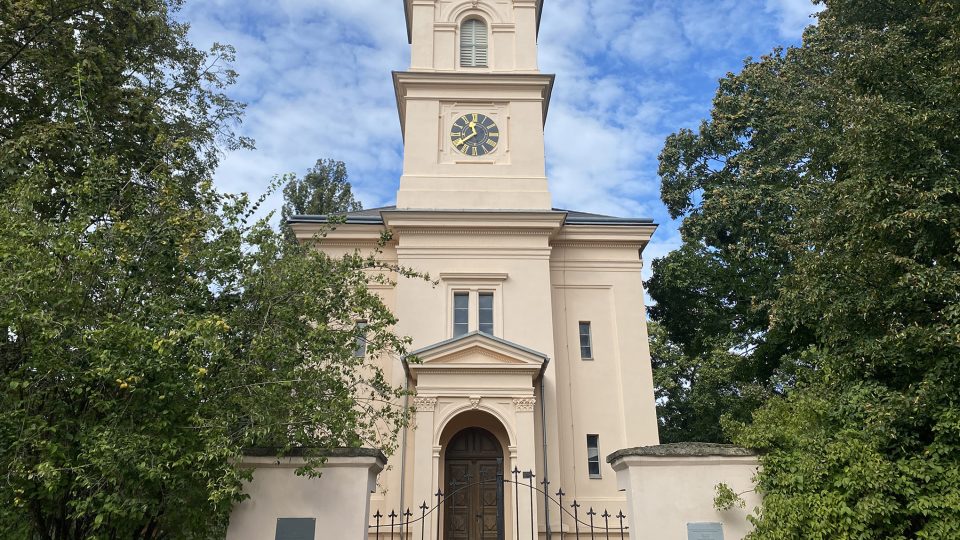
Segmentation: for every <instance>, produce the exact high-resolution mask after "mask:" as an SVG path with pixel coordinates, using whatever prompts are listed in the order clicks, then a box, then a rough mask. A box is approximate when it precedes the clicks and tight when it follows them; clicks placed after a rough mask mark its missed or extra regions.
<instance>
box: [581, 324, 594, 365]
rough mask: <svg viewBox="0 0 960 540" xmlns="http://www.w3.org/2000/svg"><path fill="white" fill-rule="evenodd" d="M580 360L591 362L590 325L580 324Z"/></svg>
mask: <svg viewBox="0 0 960 540" xmlns="http://www.w3.org/2000/svg"><path fill="white" fill-rule="evenodd" d="M580 359H581V360H593V343H592V341H591V339H590V323H589V322H584V321H581V322H580Z"/></svg>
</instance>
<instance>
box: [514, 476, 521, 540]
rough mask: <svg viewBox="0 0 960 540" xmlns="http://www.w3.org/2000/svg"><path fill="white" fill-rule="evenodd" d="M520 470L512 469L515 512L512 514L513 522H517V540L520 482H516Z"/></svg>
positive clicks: (518, 535)
mask: <svg viewBox="0 0 960 540" xmlns="http://www.w3.org/2000/svg"><path fill="white" fill-rule="evenodd" d="M519 475H520V469H518V468H516V467H514V468H513V504H514V506H515V507H516V510H515V511H514V512H513V515H514V521H516V522H517V536H516V538H517V540H520V482H517V480H519V479H520V477H519Z"/></svg>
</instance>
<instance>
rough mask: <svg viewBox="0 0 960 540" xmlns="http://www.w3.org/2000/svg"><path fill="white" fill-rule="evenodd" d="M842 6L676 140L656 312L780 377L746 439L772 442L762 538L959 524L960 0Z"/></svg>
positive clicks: (748, 375) (722, 93)
mask: <svg viewBox="0 0 960 540" xmlns="http://www.w3.org/2000/svg"><path fill="white" fill-rule="evenodd" d="M824 3H825V4H826V8H827V9H826V10H825V11H823V12H822V13H821V14H820V16H819V23H818V24H817V25H816V26H813V27H810V28H808V29H807V31H806V32H805V34H804V43H803V45H802V47H798V48H792V49H788V50H786V51H782V50H777V51H775V52H774V53H773V54H771V55H769V56H765V57H763V58H761V59H759V60H757V61H752V60H748V61H747V62H746V63H745V65H744V68H743V70H742V71H741V72H740V73H738V74H735V75H734V74H731V75H729V76H727V77H726V78H725V79H723V80H722V81H721V82H720V87H719V90H718V92H717V96H716V99H715V101H714V107H713V111H712V113H711V117H710V119H709V120H708V121H706V122H704V123H703V124H702V125H701V127H700V129H699V130H698V131H697V132H693V131H689V130H683V131H680V132H679V133H677V134H675V135H673V136H671V137H670V138H669V139H668V141H667V144H666V147H665V148H664V151H663V153H662V154H661V175H662V178H663V192H662V194H663V200H664V201H665V202H666V204H667V205H668V207H669V209H670V211H671V213H672V214H673V215H674V216H677V217H678V216H682V217H684V223H683V226H682V234H683V238H684V245H683V247H682V248H681V249H680V250H679V251H678V252H676V253H674V254H670V255H669V256H667V257H666V258H664V259H663V260H661V261H658V262H657V263H656V265H655V274H656V275H655V277H654V279H653V281H652V282H651V287H650V291H651V295H652V296H653V297H654V299H656V300H657V302H658V304H657V308H656V309H655V310H654V317H655V318H656V319H658V320H659V321H660V323H661V324H662V325H663V327H664V329H665V331H666V333H667V335H668V337H669V339H670V340H672V341H673V342H674V343H676V344H677V347H678V348H679V349H680V350H681V351H682V354H681V356H682V358H683V359H682V362H686V363H689V364H691V365H692V366H694V367H693V368H692V369H700V368H701V366H707V367H711V364H712V363H713V364H715V363H716V361H715V359H716V354H715V353H714V352H711V351H715V348H716V346H717V345H718V344H719V345H720V346H721V347H722V348H723V350H725V351H728V352H729V353H732V354H729V355H726V354H724V355H723V356H726V357H728V362H722V366H723V369H729V370H732V371H734V372H737V370H738V369H739V368H745V370H744V371H743V372H741V376H742V375H745V377H741V376H738V375H734V376H733V377H732V379H731V380H732V381H734V384H736V385H741V384H742V385H744V386H743V387H755V386H760V387H763V388H764V389H765V392H766V395H767V397H766V398H765V401H764V404H763V405H762V406H760V407H759V408H758V409H757V410H756V411H755V412H754V413H753V415H752V420H750V421H743V420H742V419H741V421H736V420H737V418H735V417H736V416H740V412H736V411H735V412H734V414H732V415H730V416H732V417H733V418H731V421H729V422H728V425H727V427H728V429H727V431H726V433H727V434H728V435H731V436H732V438H733V440H734V441H735V442H737V443H740V444H743V445H747V446H751V447H754V448H759V449H761V450H763V451H764V456H763V458H762V463H763V466H764V469H763V471H762V473H761V474H760V475H759V478H758V480H759V488H760V490H761V491H762V492H763V494H764V496H765V499H764V503H763V507H762V509H761V510H760V512H759V513H758V515H757V519H756V522H757V529H756V531H755V532H754V533H753V538H758V539H768V538H769V539H774V538H777V539H779V538H851V539H854V538H856V539H876V538H938V539H939V538H957V537H960V402H958V399H957V396H958V395H960V136H958V134H957V129H956V126H958V125H960V92H958V90H960V6H958V5H957V3H956V2H952V1H946V0H928V1H925V2H916V1H908V0H882V1H873V0H871V1H869V2H867V1H865V0H828V1H826V2H824ZM741 381H743V382H741ZM739 390H740V388H738V392H739ZM726 410H728V411H729V410H731V409H726Z"/></svg>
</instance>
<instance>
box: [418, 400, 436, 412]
mask: <svg viewBox="0 0 960 540" xmlns="http://www.w3.org/2000/svg"><path fill="white" fill-rule="evenodd" d="M413 408H414V409H416V411H417V412H433V411H435V410H436V409H437V398H435V397H415V398H413Z"/></svg>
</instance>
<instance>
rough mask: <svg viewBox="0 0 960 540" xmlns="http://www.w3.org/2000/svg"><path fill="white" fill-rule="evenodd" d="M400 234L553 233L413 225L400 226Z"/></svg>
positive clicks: (521, 234)
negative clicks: (408, 226)
mask: <svg viewBox="0 0 960 540" xmlns="http://www.w3.org/2000/svg"><path fill="white" fill-rule="evenodd" d="M398 230H399V232H400V234H403V235H407V234H409V235H411V236H422V235H429V236H438V235H451V234H455V235H462V236H550V235H552V234H553V231H552V230H551V229H494V228H487V227H475V228H474V227H471V228H457V229H450V228H446V227H411V228H409V229H408V228H406V227H403V228H399V227H398Z"/></svg>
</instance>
